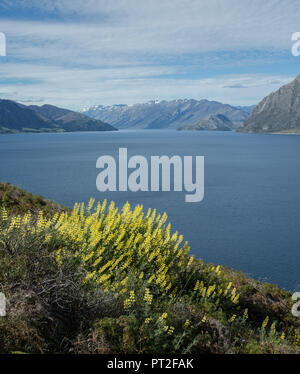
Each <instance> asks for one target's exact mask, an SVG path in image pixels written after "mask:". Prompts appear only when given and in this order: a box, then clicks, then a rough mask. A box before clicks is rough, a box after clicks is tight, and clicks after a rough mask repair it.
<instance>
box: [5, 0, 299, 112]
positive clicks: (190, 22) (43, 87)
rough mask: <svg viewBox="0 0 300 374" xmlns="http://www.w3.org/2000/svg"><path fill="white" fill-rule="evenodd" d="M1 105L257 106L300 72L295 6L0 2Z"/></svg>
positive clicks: (243, 0) (234, 1)
mask: <svg viewBox="0 0 300 374" xmlns="http://www.w3.org/2000/svg"><path fill="white" fill-rule="evenodd" d="M0 32H3V33H5V35H6V39H7V56H6V57H0V97H1V98H8V99H12V100H16V101H20V102H23V103H32V104H39V105H42V104H44V103H51V104H54V105H59V106H62V107H67V108H71V109H81V108H82V107H86V106H90V105H98V104H102V105H111V104H118V103H127V104H133V103H137V102H145V101H148V100H152V99H156V100H172V99H179V98H194V99H204V98H205V99H210V100H217V101H221V102H224V103H229V104H232V105H251V104H256V103H257V102H258V101H260V100H261V99H262V98H263V97H264V96H266V95H267V94H269V93H270V92H271V91H274V90H276V89H278V88H279V87H280V86H281V85H283V84H286V83H288V82H290V81H291V80H292V79H293V78H294V77H295V76H296V75H298V74H300V56H299V57H294V56H293V55H292V53H291V47H292V41H291V37H292V34H293V33H294V32H300V2H299V0H264V1H261V0H239V1H238V0H151V1H146V0H144V1H143V0H113V1H112V0H52V1H49V0H1V3H0Z"/></svg>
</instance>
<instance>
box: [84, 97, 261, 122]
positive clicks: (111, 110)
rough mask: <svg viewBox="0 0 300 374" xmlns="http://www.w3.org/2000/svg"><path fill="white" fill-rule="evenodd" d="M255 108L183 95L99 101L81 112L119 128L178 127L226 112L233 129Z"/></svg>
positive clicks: (225, 114)
mask: <svg viewBox="0 0 300 374" xmlns="http://www.w3.org/2000/svg"><path fill="white" fill-rule="evenodd" d="M253 108H254V106H250V107H234V106H231V105H229V104H222V103H220V102H217V101H209V100H194V99H183V100H173V101H165V100H164V101H149V102H148V103H144V104H134V105H125V104H119V105H112V106H103V105H98V106H92V107H89V108H85V109H83V110H82V111H81V112H82V113H84V114H86V115H88V116H90V117H93V118H96V119H99V120H101V121H105V122H108V123H110V124H112V125H113V126H115V127H117V128H118V129H129V128H130V129H177V128H179V127H181V126H183V125H193V124H195V123H197V122H198V121H200V120H201V119H203V118H205V117H207V116H209V115H217V114H222V115H224V116H226V117H227V118H228V119H229V120H230V121H231V123H232V124H231V129H236V128H238V127H240V126H241V125H242V124H243V123H244V122H245V121H246V119H247V118H248V117H249V115H250V113H251V111H252V109H253Z"/></svg>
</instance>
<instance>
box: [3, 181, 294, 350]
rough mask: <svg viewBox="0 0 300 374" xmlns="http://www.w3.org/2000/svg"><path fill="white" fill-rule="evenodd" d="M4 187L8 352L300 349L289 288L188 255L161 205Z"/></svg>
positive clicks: (4, 347)
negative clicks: (63, 199)
mask: <svg viewBox="0 0 300 374" xmlns="http://www.w3.org/2000/svg"><path fill="white" fill-rule="evenodd" d="M1 190H2V194H1V195H0V197H1V202H0V204H1V210H0V258H1V262H0V285H1V288H2V292H4V293H5V295H6V297H7V299H8V305H7V317H2V318H1V317H0V337H1V338H0V339H1V344H0V352H1V353H13V352H26V353H194V354H199V353H299V351H300V341H299V334H300V323H299V320H298V319H297V318H295V317H293V316H292V314H291V306H292V301H291V294H290V293H289V292H287V291H285V290H283V289H280V288H279V287H277V286H275V285H271V284H265V283H261V282H257V281H255V280H253V279H250V278H247V277H246V276H245V275H243V274H242V273H239V272H236V271H234V270H230V269H227V268H225V267H222V266H216V265H214V264H205V263H204V262H203V261H201V260H196V259H195V258H193V257H191V256H189V254H188V252H189V247H188V244H187V243H184V242H183V238H182V236H180V235H179V234H178V233H172V232H171V226H170V225H169V224H167V223H166V222H167V216H166V215H165V214H164V215H163V216H160V215H157V214H156V211H155V210H153V211H148V212H147V213H146V212H143V207H142V206H137V207H136V208H134V209H133V210H131V208H130V206H129V204H126V205H125V206H124V207H123V209H122V210H121V211H119V210H118V209H116V208H115V206H114V204H113V203H111V204H110V205H109V206H106V202H105V201H104V202H102V203H101V204H100V203H98V204H97V205H96V206H95V207H94V201H93V200H91V201H90V203H89V205H88V207H84V205H83V204H77V205H76V206H75V207H74V210H73V211H72V212H63V211H60V212H59V213H58V212H57V211H59V210H60V209H61V208H60V207H59V206H57V205H56V204H54V203H51V202H47V201H44V200H43V199H41V198H36V199H37V204H35V201H34V197H33V196H32V195H30V194H28V196H27V193H25V192H24V191H22V190H20V189H18V188H16V187H13V186H10V185H7V184H4V185H2V187H1ZM3 196H5V199H4V198H3ZM25 197H26V198H25ZM28 199H29V200H30V203H29V202H28ZM40 199H41V200H40ZM27 207H28V209H29V210H30V211H31V213H26V209H27ZM45 207H47V208H45ZM43 212H45V213H43Z"/></svg>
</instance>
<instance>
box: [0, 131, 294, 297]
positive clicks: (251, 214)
mask: <svg viewBox="0 0 300 374" xmlns="http://www.w3.org/2000/svg"><path fill="white" fill-rule="evenodd" d="M119 147H127V148H128V156H129V157H130V156H131V155H143V156H146V157H150V156H151V155H159V156H160V155H168V156H172V155H181V156H187V155H192V156H196V155H199V156H205V198H204V200H203V201H202V202H201V203H186V202H185V198H184V196H185V192H184V191H183V192H139V193H133V192H111V193H100V192H98V191H97V189H96V177H97V175H98V173H99V170H97V169H96V160H97V158H98V157H99V156H102V155H113V156H115V157H116V158H117V155H118V150H119ZM299 166H300V136H297V135H248V134H237V133H232V132H228V133H227V132H223V133H220V132H176V131H145V130H144V131H119V132H111V133H110V132H98V133H95V132H93V133H65V134H17V135H0V179H1V180H2V181H9V182H11V183H13V184H16V185H19V186H20V187H23V188H25V189H26V190H28V191H30V192H32V193H35V194H39V195H42V196H44V197H46V198H48V199H52V200H55V201H57V202H59V203H62V204H65V205H69V206H72V205H73V204H74V203H75V202H76V201H88V199H89V197H91V196H94V197H95V198H96V199H97V200H103V199H104V198H108V199H113V200H114V201H115V202H116V204H117V205H118V206H122V205H123V204H124V203H125V202H126V201H129V202H130V203H131V204H133V205H135V204H137V203H142V204H143V205H144V206H145V209H147V208H148V207H152V208H157V209H158V211H160V212H163V211H166V212H167V213H168V216H169V221H170V222H171V223H172V228H173V229H174V230H175V229H176V230H178V231H179V232H180V233H182V234H183V235H184V237H185V239H186V240H187V241H188V242H189V243H190V245H191V253H192V254H194V255H195V256H196V257H198V258H202V259H204V260H205V261H208V262H210V261H211V262H214V263H216V264H222V265H227V266H229V267H233V268H236V269H238V270H242V271H244V272H245V273H246V274H248V275H251V276H252V277H255V278H257V279H260V280H265V281H268V282H272V283H277V284H279V285H280V286H282V287H285V288H288V289H290V290H295V289H299V285H300V209H299V208H300V167H299Z"/></svg>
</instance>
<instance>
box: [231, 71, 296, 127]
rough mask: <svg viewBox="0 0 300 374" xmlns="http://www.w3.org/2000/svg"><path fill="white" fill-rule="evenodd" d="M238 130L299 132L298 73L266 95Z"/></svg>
mask: <svg viewBox="0 0 300 374" xmlns="http://www.w3.org/2000/svg"><path fill="white" fill-rule="evenodd" d="M238 131H239V132H248V133H300V75H298V76H297V77H296V79H294V80H293V81H292V82H291V83H289V84H287V85H284V86H282V87H280V88H279V90H277V91H275V92H272V93H271V94H270V95H268V96H266V97H265V98H264V99H263V100H262V101H261V102H260V103H259V104H258V105H257V106H256V107H255V109H254V110H253V112H252V114H251V115H250V117H249V118H248V119H247V120H246V122H245V123H244V125H243V126H241V127H240V128H239V129H238Z"/></svg>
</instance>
